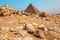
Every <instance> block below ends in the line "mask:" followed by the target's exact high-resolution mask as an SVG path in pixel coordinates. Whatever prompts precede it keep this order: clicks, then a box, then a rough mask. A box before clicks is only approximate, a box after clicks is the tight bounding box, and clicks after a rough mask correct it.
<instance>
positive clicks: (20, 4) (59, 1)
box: [0, 0, 60, 13]
mask: <svg viewBox="0 0 60 40" xmlns="http://www.w3.org/2000/svg"><path fill="white" fill-rule="evenodd" d="M30 3H32V4H33V5H34V6H35V7H36V8H37V9H38V10H40V11H46V12H49V13H60V0H0V5H6V4H7V5H9V6H10V7H11V8H15V9H18V10H24V9H26V7H27V6H28V5H29V4H30Z"/></svg>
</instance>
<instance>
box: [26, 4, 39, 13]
mask: <svg viewBox="0 0 60 40" xmlns="http://www.w3.org/2000/svg"><path fill="white" fill-rule="evenodd" d="M25 11H26V12H28V13H32V14H40V11H39V10H38V9H37V8H36V7H34V6H33V5H32V4H30V5H29V6H28V7H27V8H26V9H25Z"/></svg>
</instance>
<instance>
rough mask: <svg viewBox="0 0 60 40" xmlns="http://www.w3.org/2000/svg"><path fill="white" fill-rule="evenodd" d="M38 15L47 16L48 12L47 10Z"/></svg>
mask: <svg viewBox="0 0 60 40" xmlns="http://www.w3.org/2000/svg"><path fill="white" fill-rule="evenodd" d="M39 16H40V17H47V16H48V14H47V12H42V13H41V14H40V15H39Z"/></svg>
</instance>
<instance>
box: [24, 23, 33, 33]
mask: <svg viewBox="0 0 60 40" xmlns="http://www.w3.org/2000/svg"><path fill="white" fill-rule="evenodd" d="M24 29H25V30H27V31H28V32H29V33H33V32H34V27H33V26H32V24H26V25H25V27H24Z"/></svg>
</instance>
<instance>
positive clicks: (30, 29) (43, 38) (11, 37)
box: [0, 4, 60, 40]
mask: <svg viewBox="0 0 60 40" xmlns="http://www.w3.org/2000/svg"><path fill="white" fill-rule="evenodd" d="M30 5H31V4H30ZM32 6H33V5H31V6H29V7H28V8H27V9H26V10H23V11H19V10H16V9H14V8H10V7H9V6H8V5H5V6H0V40H60V15H55V14H48V13H46V12H39V11H38V10H37V9H36V8H34V6H33V7H32ZM30 7H32V9H33V10H31V9H30ZM29 9H30V10H29ZM27 11H28V12H27ZM37 13H38V14H37Z"/></svg>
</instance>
